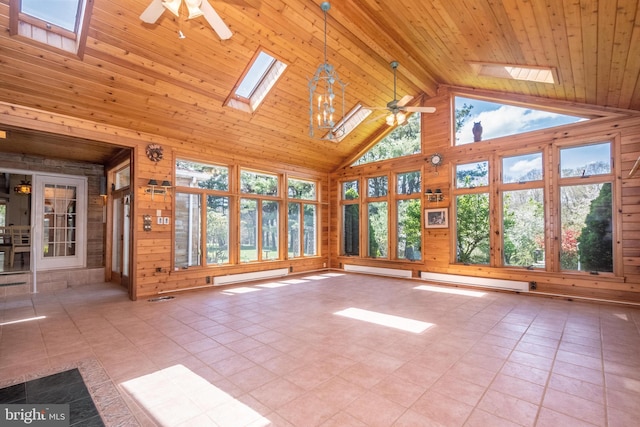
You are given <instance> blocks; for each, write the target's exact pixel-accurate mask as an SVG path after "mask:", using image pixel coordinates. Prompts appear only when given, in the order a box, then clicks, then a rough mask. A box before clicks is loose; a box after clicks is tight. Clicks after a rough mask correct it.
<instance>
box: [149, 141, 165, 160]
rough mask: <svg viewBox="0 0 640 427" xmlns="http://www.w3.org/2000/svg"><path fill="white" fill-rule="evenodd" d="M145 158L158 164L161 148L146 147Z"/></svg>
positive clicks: (160, 158) (152, 145)
mask: <svg viewBox="0 0 640 427" xmlns="http://www.w3.org/2000/svg"><path fill="white" fill-rule="evenodd" d="M147 157H148V158H149V160H151V161H152V162H159V161H160V160H162V146H161V145H160V144H149V145H147Z"/></svg>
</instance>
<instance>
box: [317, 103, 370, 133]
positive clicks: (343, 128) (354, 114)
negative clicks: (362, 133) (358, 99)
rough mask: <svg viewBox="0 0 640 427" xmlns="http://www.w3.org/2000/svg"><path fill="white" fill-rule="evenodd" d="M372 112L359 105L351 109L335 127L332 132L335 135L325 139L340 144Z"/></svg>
mask: <svg viewBox="0 0 640 427" xmlns="http://www.w3.org/2000/svg"><path fill="white" fill-rule="evenodd" d="M371 113H372V111H371V110H370V109H368V108H365V107H363V106H362V104H357V105H356V106H355V107H353V108H352V109H351V111H349V112H348V113H347V114H346V115H345V116H344V117H343V118H342V119H341V120H340V121H339V122H338V123H337V124H336V125H335V127H334V129H333V130H332V131H331V132H333V135H332V137H331V138H329V134H327V135H325V136H324V138H323V139H326V140H328V141H334V142H340V141H342V140H343V139H344V138H345V137H346V136H347V135H349V133H351V131H352V130H354V129H355V128H356V127H357V126H358V125H359V124H360V123H362V122H363V121H364V119H366V118H367V117H369V115H370V114H371Z"/></svg>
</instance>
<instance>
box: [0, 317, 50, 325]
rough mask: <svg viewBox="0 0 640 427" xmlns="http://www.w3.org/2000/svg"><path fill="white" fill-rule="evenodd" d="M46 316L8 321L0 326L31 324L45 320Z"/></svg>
mask: <svg viewBox="0 0 640 427" xmlns="http://www.w3.org/2000/svg"><path fill="white" fill-rule="evenodd" d="M46 318H47V316H37V317H27V318H26V319H17V320H8V321H6V322H2V323H0V326H6V325H13V324H15V323H23V322H31V321H32V320H42V319H46Z"/></svg>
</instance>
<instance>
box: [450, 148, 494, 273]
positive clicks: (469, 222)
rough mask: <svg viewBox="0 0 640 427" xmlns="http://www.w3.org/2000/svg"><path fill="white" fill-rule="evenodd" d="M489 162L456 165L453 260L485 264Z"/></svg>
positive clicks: (487, 228) (487, 259) (486, 262)
mask: <svg viewBox="0 0 640 427" xmlns="http://www.w3.org/2000/svg"><path fill="white" fill-rule="evenodd" d="M488 185H489V162H487V161H483V162H476V163H468V164H462V165H457V166H456V188H457V189H460V190H458V191H457V194H456V199H455V200H456V201H455V209H456V236H457V250H456V261H457V262H461V263H464V264H488V263H489V257H490V252H489V249H490V242H489V236H490V234H489V225H490V222H489V189H488Z"/></svg>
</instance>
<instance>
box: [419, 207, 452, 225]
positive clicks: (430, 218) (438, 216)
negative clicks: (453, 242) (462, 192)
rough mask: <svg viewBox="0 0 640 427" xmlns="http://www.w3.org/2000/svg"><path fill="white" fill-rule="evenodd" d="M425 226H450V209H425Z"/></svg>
mask: <svg viewBox="0 0 640 427" xmlns="http://www.w3.org/2000/svg"><path fill="white" fill-rule="evenodd" d="M424 226H425V228H448V227H449V210H448V209H447V208H436V209H425V210H424Z"/></svg>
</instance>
